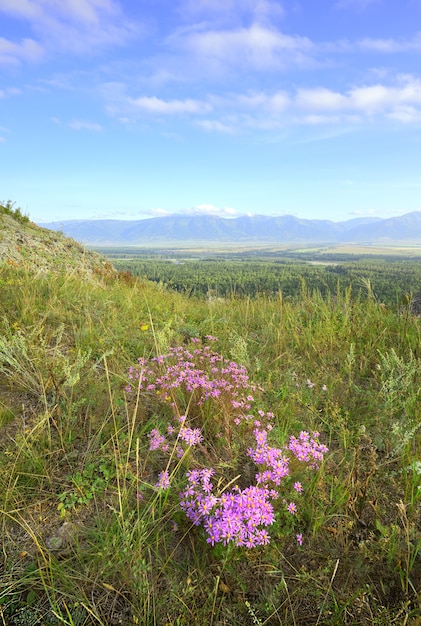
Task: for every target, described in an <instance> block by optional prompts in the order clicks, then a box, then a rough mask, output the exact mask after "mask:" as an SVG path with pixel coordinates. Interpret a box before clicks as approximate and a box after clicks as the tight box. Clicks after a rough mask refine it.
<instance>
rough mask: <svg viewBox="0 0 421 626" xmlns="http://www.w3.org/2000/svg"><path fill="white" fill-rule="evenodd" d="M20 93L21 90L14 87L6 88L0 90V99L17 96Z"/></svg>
mask: <svg viewBox="0 0 421 626" xmlns="http://www.w3.org/2000/svg"><path fill="white" fill-rule="evenodd" d="M21 93H22V90H21V89H16V88H15V87H6V88H5V89H0V99H1V98H8V97H9V96H18V95H19V94H21Z"/></svg>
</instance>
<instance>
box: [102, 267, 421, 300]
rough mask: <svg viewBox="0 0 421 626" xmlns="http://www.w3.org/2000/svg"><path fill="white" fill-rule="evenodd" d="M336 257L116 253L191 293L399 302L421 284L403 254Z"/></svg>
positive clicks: (142, 272)
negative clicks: (346, 295) (345, 294)
mask: <svg viewBox="0 0 421 626" xmlns="http://www.w3.org/2000/svg"><path fill="white" fill-rule="evenodd" d="M329 256H333V259H332V260H330V261H310V262H308V261H307V262H306V261H303V260H296V259H292V258H282V257H281V258H275V259H274V258H272V259H269V260H268V259H265V258H263V259H259V260H249V259H247V258H242V259H240V260H237V259H235V260H234V259H216V258H204V259H201V260H198V259H191V258H187V259H183V258H182V257H181V258H177V257H176V258H173V259H165V258H162V257H160V256H158V255H157V256H156V257H155V258H153V257H152V258H151V257H150V256H149V257H147V258H142V256H140V255H139V256H138V257H137V258H134V259H133V258H132V259H127V260H126V259H124V258H123V259H122V258H118V259H114V260H113V262H114V264H115V266H116V267H117V268H118V269H119V270H120V271H127V272H130V273H131V274H132V275H134V276H140V277H144V278H147V279H148V280H150V281H153V282H157V283H161V284H163V285H165V286H166V287H168V288H170V289H174V290H176V291H179V292H181V293H184V294H187V295H189V296H199V297H202V296H213V297H222V298H226V297H244V296H251V297H256V296H258V295H269V296H275V295H276V294H278V293H279V292H282V295H283V297H284V298H298V297H300V296H301V293H302V291H303V289H304V290H305V291H307V292H309V293H312V292H315V291H317V292H319V293H320V294H322V295H323V296H327V295H328V294H330V295H332V294H335V293H337V292H338V291H343V290H348V289H350V290H351V293H352V296H353V297H362V298H365V297H367V296H370V297H375V298H376V299H377V300H378V301H379V302H383V303H384V304H388V305H389V306H393V305H396V304H399V303H402V302H403V301H404V300H405V299H406V298H407V297H408V296H411V295H415V294H417V293H418V291H419V290H420V289H421V262H420V261H418V260H414V259H413V258H406V259H405V258H402V257H397V256H389V257H377V256H375V257H374V256H372V257H371V258H362V259H360V258H357V259H355V258H354V257H353V256H352V255H345V256H344V255H340V256H339V257H338V256H337V255H329Z"/></svg>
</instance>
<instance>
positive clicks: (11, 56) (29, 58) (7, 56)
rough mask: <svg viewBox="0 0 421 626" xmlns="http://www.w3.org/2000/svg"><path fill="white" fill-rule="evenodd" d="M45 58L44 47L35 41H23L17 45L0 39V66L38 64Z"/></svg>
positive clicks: (2, 38)
mask: <svg viewBox="0 0 421 626" xmlns="http://www.w3.org/2000/svg"><path fill="white" fill-rule="evenodd" d="M43 56H44V49H43V47H42V46H41V45H40V44H39V43H37V42H36V41H34V40H33V39H22V41H21V42H20V43H15V42H13V41H10V40H8V39H5V38H4V37H0V64H1V65H12V66H13V65H20V64H21V63H22V62H29V63H34V62H38V61H40V60H41V59H42V57H43Z"/></svg>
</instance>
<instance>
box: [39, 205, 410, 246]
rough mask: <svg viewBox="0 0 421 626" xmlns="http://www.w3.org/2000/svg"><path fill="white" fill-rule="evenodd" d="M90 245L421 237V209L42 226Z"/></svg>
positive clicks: (174, 217) (176, 216)
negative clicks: (396, 213) (332, 216)
mask: <svg viewBox="0 0 421 626" xmlns="http://www.w3.org/2000/svg"><path fill="white" fill-rule="evenodd" d="M39 225H40V226H42V227H44V228H48V229H50V230H56V231H61V232H63V233H64V234H65V235H67V236H69V237H72V238H73V239H75V240H76V241H79V242H80V243H83V244H88V245H110V246H113V245H148V244H158V243H167V244H168V243H180V242H193V241H201V242H206V241H208V242H221V243H228V242H230V243H283V242H285V243H288V242H297V243H299V242H303V243H345V242H353V243H363V242H364V243H372V242H380V241H385V242H386V241H387V242H391V241H402V240H412V241H414V240H420V241H421V211H414V212H413V213H407V214H406V215H402V216H400V217H392V218H389V219H381V218H375V217H372V218H369V217H368V218H367V217H365V218H354V219H351V220H347V221H344V222H333V221H331V220H318V219H314V220H313V219H300V218H297V217H294V216H293V215H283V216H280V217H270V216H266V215H253V216H242V217H237V218H233V219H226V218H221V217H215V216H212V215H193V216H190V215H179V214H174V215H171V216H165V217H154V218H150V219H144V220H137V221H127V220H65V221H62V222H49V223H43V224H39Z"/></svg>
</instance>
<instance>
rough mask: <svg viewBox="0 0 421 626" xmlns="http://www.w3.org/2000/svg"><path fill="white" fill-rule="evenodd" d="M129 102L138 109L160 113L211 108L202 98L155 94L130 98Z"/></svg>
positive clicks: (197, 111)
mask: <svg viewBox="0 0 421 626" xmlns="http://www.w3.org/2000/svg"><path fill="white" fill-rule="evenodd" d="M128 104H130V105H131V106H132V107H133V108H135V109H137V110H142V111H145V112H147V113H157V114H160V115H173V114H176V113H206V112H208V111H210V110H211V108H212V107H211V106H210V104H208V103H207V102H202V101H200V100H191V99H190V98H187V99H186V100H161V99H160V98H157V97H155V96H152V97H146V96H142V97H140V98H129V99H128Z"/></svg>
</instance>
